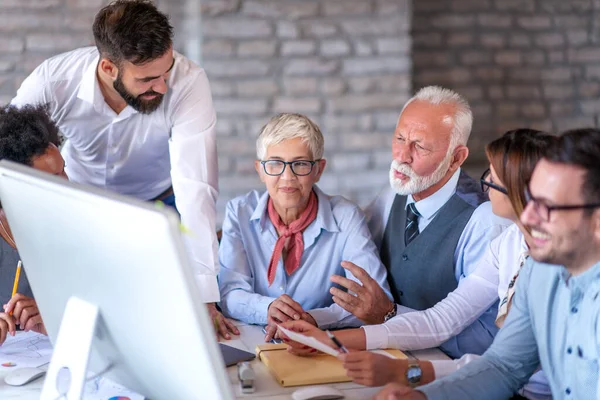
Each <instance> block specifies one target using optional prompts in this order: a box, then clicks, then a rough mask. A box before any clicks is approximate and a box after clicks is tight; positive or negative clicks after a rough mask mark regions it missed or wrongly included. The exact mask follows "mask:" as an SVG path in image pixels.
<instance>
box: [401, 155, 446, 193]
mask: <svg viewBox="0 0 600 400" xmlns="http://www.w3.org/2000/svg"><path fill="white" fill-rule="evenodd" d="M452 153H453V152H452V151H448V154H446V157H445V158H444V159H443V160H442V162H441V163H440V165H439V166H438V167H437V168H436V169H435V171H433V172H432V173H431V174H430V175H428V176H420V175H417V174H416V173H415V172H414V171H413V170H412V168H410V167H409V166H408V165H407V164H400V163H399V162H398V161H396V160H394V161H392V165H391V167H390V185H391V186H392V189H394V191H395V192H396V193H398V194H399V195H401V196H408V195H409V194H415V193H421V192H422V191H424V190H426V189H429V188H430V187H431V186H433V185H435V184H436V183H438V182H439V181H441V180H442V178H443V177H444V176H445V175H446V173H447V172H448V169H449V168H450V164H451V163H452V156H453V154H452ZM394 171H398V172H400V173H402V174H404V175H406V176H408V177H409V180H408V182H406V183H404V182H402V180H400V179H398V178H396V177H395V176H394Z"/></svg>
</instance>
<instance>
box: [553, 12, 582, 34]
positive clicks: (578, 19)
mask: <svg viewBox="0 0 600 400" xmlns="http://www.w3.org/2000/svg"><path fill="white" fill-rule="evenodd" d="M552 19H553V20H554V25H555V26H556V27H558V28H579V29H587V28H588V27H589V25H590V21H591V19H590V17H589V16H588V15H555V16H553V17H552ZM569 30H570V29H569Z"/></svg>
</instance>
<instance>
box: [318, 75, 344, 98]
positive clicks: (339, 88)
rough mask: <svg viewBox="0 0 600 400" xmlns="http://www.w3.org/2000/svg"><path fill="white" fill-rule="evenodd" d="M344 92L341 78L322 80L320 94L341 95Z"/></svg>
mask: <svg viewBox="0 0 600 400" xmlns="http://www.w3.org/2000/svg"><path fill="white" fill-rule="evenodd" d="M345 91H346V83H345V81H344V80H343V79H341V78H333V77H327V78H323V81H322V83H321V92H322V93H323V94H325V95H336V94H342V93H344V92H345Z"/></svg>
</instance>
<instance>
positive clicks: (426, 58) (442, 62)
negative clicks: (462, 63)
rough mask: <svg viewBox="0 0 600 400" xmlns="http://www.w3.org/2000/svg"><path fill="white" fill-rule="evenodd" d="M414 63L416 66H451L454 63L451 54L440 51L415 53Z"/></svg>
mask: <svg viewBox="0 0 600 400" xmlns="http://www.w3.org/2000/svg"><path fill="white" fill-rule="evenodd" d="M413 63H414V65H415V66H417V67H419V66H428V67H429V66H436V67H439V66H449V65H451V64H454V62H453V60H452V58H451V54H450V53H448V52H440V51H434V50H431V51H419V52H416V53H415V54H413Z"/></svg>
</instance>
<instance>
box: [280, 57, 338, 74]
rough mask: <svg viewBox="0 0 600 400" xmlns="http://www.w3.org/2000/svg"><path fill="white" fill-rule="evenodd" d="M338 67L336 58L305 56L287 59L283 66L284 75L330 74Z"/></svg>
mask: <svg viewBox="0 0 600 400" xmlns="http://www.w3.org/2000/svg"><path fill="white" fill-rule="evenodd" d="M337 69H338V61H336V60H329V61H324V60H319V59H315V58H306V59H298V60H289V61H288V62H287V64H286V65H285V67H284V70H283V73H284V75H330V74H333V73H334V72H335V71H336V70H337Z"/></svg>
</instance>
